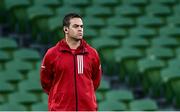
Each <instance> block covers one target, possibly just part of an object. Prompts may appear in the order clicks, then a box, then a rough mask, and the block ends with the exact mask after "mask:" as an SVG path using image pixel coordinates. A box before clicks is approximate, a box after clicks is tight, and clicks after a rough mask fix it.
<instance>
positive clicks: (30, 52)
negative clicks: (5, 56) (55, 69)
mask: <svg viewBox="0 0 180 112" xmlns="http://www.w3.org/2000/svg"><path fill="white" fill-rule="evenodd" d="M14 58H15V59H20V60H23V61H27V62H30V63H32V67H33V69H35V68H36V62H37V61H38V60H40V54H39V52H37V51H36V50H34V49H30V48H29V49H27V48H21V49H18V50H16V51H15V52H14Z"/></svg>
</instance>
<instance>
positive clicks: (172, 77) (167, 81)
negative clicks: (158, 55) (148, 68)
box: [161, 65, 180, 102]
mask: <svg viewBox="0 0 180 112" xmlns="http://www.w3.org/2000/svg"><path fill="white" fill-rule="evenodd" d="M161 79H162V83H163V84H164V91H165V97H166V100H167V101H171V102H172V100H173V98H176V96H175V94H176V93H175V94H174V91H176V89H177V90H178V87H175V85H174V84H176V81H178V80H179V79H180V70H179V67H177V66H176V65H174V66H170V67H168V68H165V69H163V70H162V71H161ZM173 86H174V87H175V88H173ZM173 89H175V90H173Z"/></svg>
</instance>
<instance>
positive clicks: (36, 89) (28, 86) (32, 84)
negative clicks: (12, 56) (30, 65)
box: [18, 74, 42, 93]
mask: <svg viewBox="0 0 180 112" xmlns="http://www.w3.org/2000/svg"><path fill="white" fill-rule="evenodd" d="M37 75H38V74H37ZM18 87H19V89H20V91H23V92H33V93H42V88H41V85H40V80H39V81H38V80H35V79H34V80H30V79H28V80H24V81H21V82H20V83H19V86H18Z"/></svg>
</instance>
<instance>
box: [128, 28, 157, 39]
mask: <svg viewBox="0 0 180 112" xmlns="http://www.w3.org/2000/svg"><path fill="white" fill-rule="evenodd" d="M155 35H156V31H155V30H154V29H152V28H146V27H143V26H138V27H135V28H133V29H131V30H130V36H140V37H141V36H142V37H149V38H150V37H151V38H152V37H154V36H155Z"/></svg>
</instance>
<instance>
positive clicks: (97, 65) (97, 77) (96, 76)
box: [92, 50, 102, 91]
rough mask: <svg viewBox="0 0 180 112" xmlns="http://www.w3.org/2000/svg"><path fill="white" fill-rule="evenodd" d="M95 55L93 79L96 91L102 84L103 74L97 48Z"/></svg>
mask: <svg viewBox="0 0 180 112" xmlns="http://www.w3.org/2000/svg"><path fill="white" fill-rule="evenodd" d="M94 57H95V58H94V63H93V73H92V80H93V85H94V90H95V91H96V90H97V88H98V87H99V85H100V81H101V76H102V69H101V63H100V59H99V55H98V53H97V51H96V50H95V56H94Z"/></svg>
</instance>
